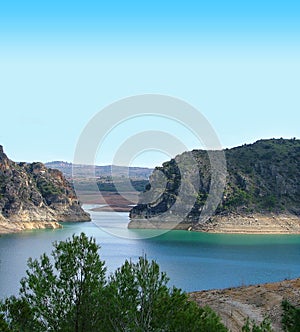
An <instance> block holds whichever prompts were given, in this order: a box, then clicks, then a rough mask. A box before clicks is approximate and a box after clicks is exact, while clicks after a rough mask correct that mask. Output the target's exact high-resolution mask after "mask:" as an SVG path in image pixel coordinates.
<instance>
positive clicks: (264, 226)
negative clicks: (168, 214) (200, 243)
mask: <svg viewBox="0 0 300 332" xmlns="http://www.w3.org/2000/svg"><path fill="white" fill-rule="evenodd" d="M128 228H130V229H135V228H136V229H174V230H188V231H198V232H206V233H223V234H300V218H299V217H297V216H295V215H291V214H276V215H275V214H251V215H241V214H237V213H235V214H230V215H226V216H214V217H211V218H210V219H209V220H208V221H206V222H203V223H197V224H195V223H188V222H181V223H178V222H177V221H176V220H173V221H172V220H171V219H168V220H164V221H162V220H161V219H159V218H158V217H156V218H151V219H139V218H134V219H132V220H131V221H130V223H129V225H128Z"/></svg>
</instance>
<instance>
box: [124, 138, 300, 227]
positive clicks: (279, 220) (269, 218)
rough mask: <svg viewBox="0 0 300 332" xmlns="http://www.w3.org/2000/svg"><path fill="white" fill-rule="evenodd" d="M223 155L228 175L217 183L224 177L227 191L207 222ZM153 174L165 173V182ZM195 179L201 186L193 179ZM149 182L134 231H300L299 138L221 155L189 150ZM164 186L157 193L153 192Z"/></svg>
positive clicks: (134, 219) (137, 210)
mask: <svg viewBox="0 0 300 332" xmlns="http://www.w3.org/2000/svg"><path fill="white" fill-rule="evenodd" d="M220 153H223V154H224V156H225V160H226V168H225V166H224V169H226V172H222V174H221V173H220V174H217V176H216V178H215V183H218V176H219V182H220V183H221V182H222V181H223V180H224V179H225V181H224V183H225V187H224V190H223V191H222V193H221V196H220V201H219V202H218V205H216V206H212V205H211V206H210V207H209V208H211V209H212V210H213V211H214V213H213V215H210V216H209V217H208V218H205V213H203V212H205V210H206V209H207V208H208V207H207V201H208V198H209V197H210V196H211V195H212V193H211V192H210V187H211V183H212V166H211V163H210V160H212V159H213V158H215V157H217V155H218V154H220ZM216 159H217V158H216ZM191 160H193V161H194V162H191ZM180 164H181V166H178V165H180ZM182 165H184V167H185V168H183V167H182ZM180 168H181V169H184V172H180ZM155 173H157V174H159V173H160V174H163V177H164V178H165V183H162V176H158V175H157V174H155ZM181 173H183V174H181ZM197 176H198V177H199V180H198V182H197V181H195V180H194V179H196V178H197ZM150 183H151V186H148V188H147V191H146V192H144V193H143V194H142V195H141V198H140V204H138V205H137V206H135V207H134V208H133V209H132V210H131V212H130V217H131V223H130V224H129V227H131V228H149V227H151V228H152V227H161V228H170V227H172V226H174V227H175V228H180V229H195V230H201V231H211V232H236V233H240V232H247V233H249V232H250V233H251V232H252V233H260V232H264V233H267V232H271V233H282V232H283V233H284V232H293V233H299V232H300V218H299V216H300V140H296V139H289V140H287V139H270V140H260V141H257V142H256V143H254V144H249V145H243V146H240V147H236V148H233V149H226V150H224V151H223V152H220V151H209V153H208V152H207V151H204V150H193V151H191V152H186V153H184V154H182V155H179V156H177V157H176V158H175V159H172V160H171V161H169V162H166V163H164V164H163V165H162V167H157V168H156V169H155V171H154V173H153V175H152V178H150ZM182 184H184V188H185V189H184V190H185V192H184V194H182V190H181V186H182ZM162 187H163V191H162V192H161V193H159V195H158V194H157V190H156V189H155V188H162ZM155 193H156V194H157V195H156V196H155V195H154V194H155ZM152 198H153V199H152ZM189 202H193V203H192V206H191V207H190V209H189V211H188V213H187V214H186V215H182V216H181V215H180V213H181V212H182V211H183V210H186V209H187V207H188V203H189ZM175 205H177V207H176V209H173V210H172V206H175ZM168 212H169V213H168ZM173 221H175V223H173V224H172V222H173ZM178 221H179V223H178ZM172 228H173V227H172Z"/></svg>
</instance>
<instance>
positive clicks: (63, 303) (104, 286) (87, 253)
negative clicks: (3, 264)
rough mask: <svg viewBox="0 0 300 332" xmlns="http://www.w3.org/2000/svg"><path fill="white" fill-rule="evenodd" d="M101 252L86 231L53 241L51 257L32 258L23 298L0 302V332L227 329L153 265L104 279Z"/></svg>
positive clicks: (125, 268)
mask: <svg viewBox="0 0 300 332" xmlns="http://www.w3.org/2000/svg"><path fill="white" fill-rule="evenodd" d="M98 250H99V246H98V245H97V244H96V243H95V240H94V239H88V238H87V237H86V235H84V234H83V233H82V234H81V235H79V236H75V235H73V237H72V238H71V239H68V240H66V241H62V242H59V243H57V242H56V243H54V250H53V251H52V254H51V255H52V258H51V259H50V257H48V256H47V255H46V254H43V255H42V256H41V257H40V259H39V260H38V259H35V260H32V259H29V260H28V267H29V268H28V270H27V272H26V274H27V275H26V277H25V278H23V279H22V280H21V289H20V295H19V297H10V298H8V299H6V300H5V301H4V302H2V303H0V329H1V331H5V332H15V331H22V332H29V331H30V332H35V331H39V332H42V331H58V332H59V331H63V332H68V331H74V332H79V331H89V332H93V331H104V332H106V331H107V332H118V331H122V332H123V331H124V332H125V331H126V332H145V331H149V332H150V331H153V332H154V331H157V332H158V331H161V332H162V331H165V332H181V331H182V332H185V331H191V332H193V331H202V332H226V331H227V329H226V328H225V327H224V326H223V324H222V323H221V322H220V318H219V317H218V316H217V315H216V314H215V313H214V312H213V311H212V310H211V309H210V308H208V307H205V308H200V307H199V306H198V305H197V304H196V303H195V302H192V301H190V300H189V299H188V296H187V294H185V293H184V292H182V291H181V290H180V289H178V288H175V287H173V288H169V287H168V285H167V284H168V280H169V279H168V277H167V276H166V274H165V273H162V272H160V269H159V266H158V264H157V263H156V262H155V261H151V262H149V261H148V260H147V258H146V257H140V258H139V260H138V261H137V262H136V263H134V262H132V261H128V260H127V261H125V263H124V264H123V265H122V266H121V267H120V268H119V269H117V270H116V272H115V273H114V274H112V275H111V276H110V277H108V278H106V268H105V266H104V262H103V261H101V260H100V256H99V254H98Z"/></svg>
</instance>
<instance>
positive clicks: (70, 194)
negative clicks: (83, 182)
mask: <svg viewBox="0 0 300 332" xmlns="http://www.w3.org/2000/svg"><path fill="white" fill-rule="evenodd" d="M89 220H90V216H89V214H88V213H86V212H85V211H84V210H83V209H82V207H81V205H80V203H79V201H78V199H77V197H76V194H75V191H74V189H73V187H72V185H71V184H70V183H69V182H68V181H67V180H66V179H65V177H64V176H63V174H62V173H61V172H60V171H58V170H56V169H48V168H46V167H45V165H44V164H42V163H40V162H34V163H16V162H14V161H12V160H10V159H9V158H8V157H7V156H6V154H5V153H4V152H3V147H2V146H1V145H0V233H11V232H17V231H21V230H25V229H34V228H59V227H61V226H60V224H59V222H64V221H89Z"/></svg>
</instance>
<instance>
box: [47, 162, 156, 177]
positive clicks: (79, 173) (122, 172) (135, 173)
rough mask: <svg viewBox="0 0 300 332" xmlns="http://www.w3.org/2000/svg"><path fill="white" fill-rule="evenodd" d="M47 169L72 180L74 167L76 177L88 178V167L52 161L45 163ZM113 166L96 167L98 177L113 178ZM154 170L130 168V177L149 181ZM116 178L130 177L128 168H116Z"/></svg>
mask: <svg viewBox="0 0 300 332" xmlns="http://www.w3.org/2000/svg"><path fill="white" fill-rule="evenodd" d="M45 165H46V167H48V168H53V169H58V170H60V171H61V172H62V173H63V174H64V175H65V176H66V177H67V178H72V171H73V167H74V168H76V177H82V178H85V177H86V167H87V166H86V165H74V166H73V164H72V163H68V162H64V161H51V162H48V163H45ZM111 168H112V166H111V165H107V166H95V176H96V177H99V178H100V177H110V176H111ZM152 171H153V169H152V168H146V167H129V177H130V178H137V179H141V180H148V179H149V176H150V175H151V173H152ZM114 175H115V176H119V177H122V176H126V175H128V168H127V167H125V166H114Z"/></svg>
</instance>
